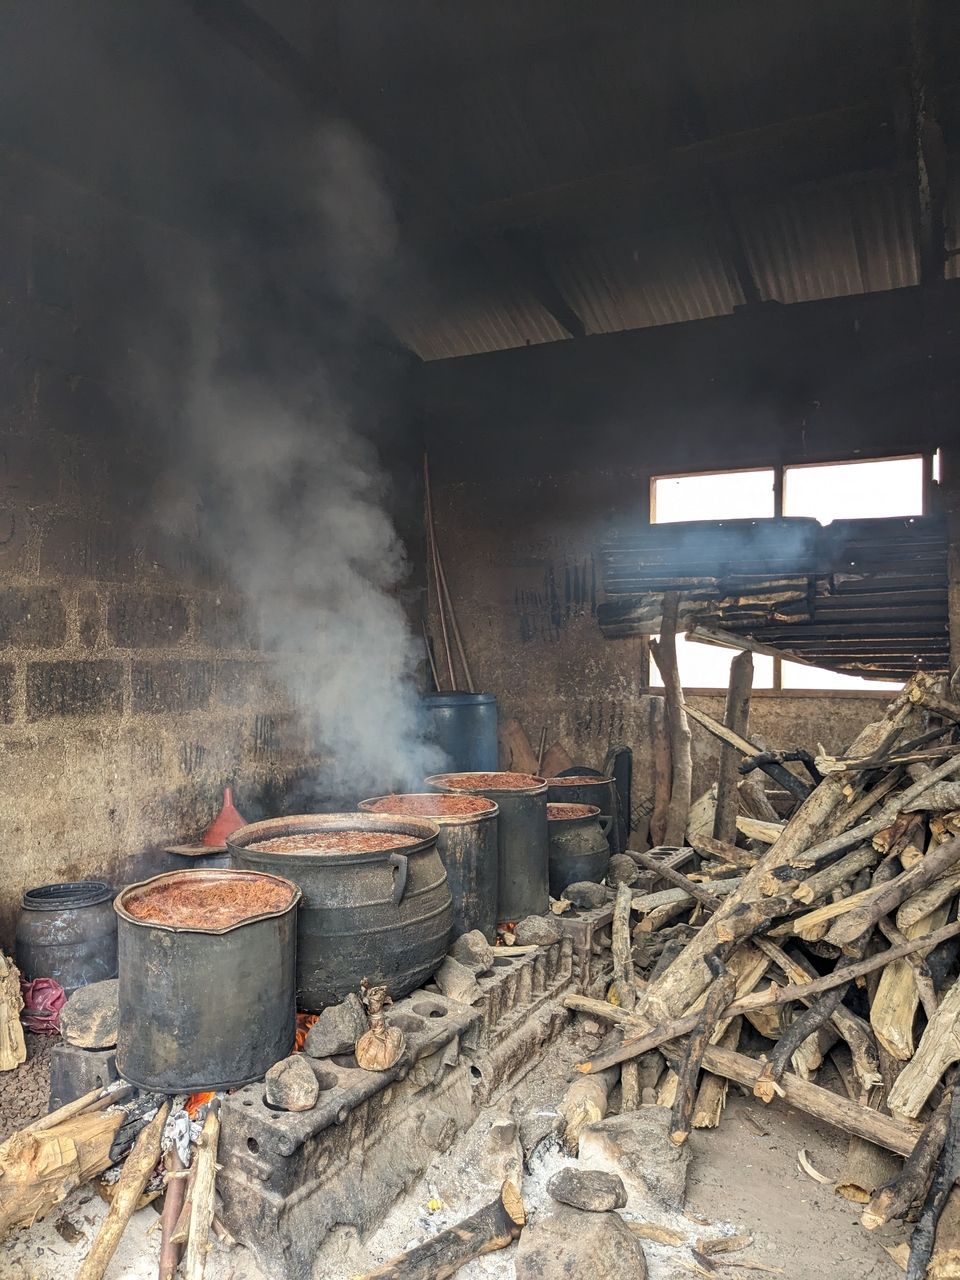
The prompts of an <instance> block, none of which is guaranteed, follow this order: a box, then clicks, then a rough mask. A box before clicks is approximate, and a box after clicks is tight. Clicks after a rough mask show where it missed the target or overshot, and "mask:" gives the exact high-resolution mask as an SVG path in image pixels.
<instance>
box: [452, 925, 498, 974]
mask: <svg viewBox="0 0 960 1280" xmlns="http://www.w3.org/2000/svg"><path fill="white" fill-rule="evenodd" d="M450 955H451V956H452V957H453V958H454V960H457V961H459V963H460V964H462V965H465V966H466V968H468V969H472V970H473V972H474V973H482V972H483V970H484V969H492V968H493V960H494V955H493V947H491V945H490V943H489V942H488V941H487V940H486V938H485V937H484V936H483V934H482V933H481V932H480V930H479V929H473V930H472V931H471V932H470V933H462V934H461V935H460V937H459V938H458V939H457V940H456V942H455V943H454V944H453V946H452V947H451V948H450Z"/></svg>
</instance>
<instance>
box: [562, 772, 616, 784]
mask: <svg viewBox="0 0 960 1280" xmlns="http://www.w3.org/2000/svg"><path fill="white" fill-rule="evenodd" d="M612 781H613V779H612V778H598V777H596V776H595V775H594V774H592V773H578V774H575V775H574V776H573V777H571V778H567V777H563V778H548V779H547V786H548V787H585V786H596V784H597V783H598V782H606V783H610V782H612Z"/></svg>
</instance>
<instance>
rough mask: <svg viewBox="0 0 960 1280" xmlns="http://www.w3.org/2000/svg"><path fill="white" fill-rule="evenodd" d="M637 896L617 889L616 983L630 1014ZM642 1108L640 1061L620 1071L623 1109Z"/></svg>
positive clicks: (623, 1006)
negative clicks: (632, 917)
mask: <svg viewBox="0 0 960 1280" xmlns="http://www.w3.org/2000/svg"><path fill="white" fill-rule="evenodd" d="M632 901H633V894H632V893H631V891H630V886H629V885H626V884H621V885H619V886H618V887H617V899H616V902H615V904H614V908H613V923H612V942H611V949H612V952H613V981H614V984H615V986H616V989H617V999H618V1001H619V1003H620V1007H621V1009H626V1010H627V1012H629V1011H630V1010H631V1009H633V1007H634V1005H635V1004H636V1003H637V988H636V980H635V974H634V968H633V939H632V937H631V932H630V906H631V903H632ZM639 1105H640V1078H639V1072H638V1070H637V1064H636V1061H633V1060H631V1061H630V1062H625V1063H624V1064H623V1067H622V1068H621V1071H620V1108H621V1110H622V1111H636V1109H637V1107H639Z"/></svg>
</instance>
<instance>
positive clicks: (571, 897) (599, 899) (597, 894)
mask: <svg viewBox="0 0 960 1280" xmlns="http://www.w3.org/2000/svg"><path fill="white" fill-rule="evenodd" d="M563 896H564V897H565V898H566V900H567V901H568V902H572V903H573V905H574V906H575V907H579V908H580V910H581V911H594V910H595V909H596V908H597V907H605V906H606V905H607V903H608V902H610V901H611V899H612V898H613V894H612V893H611V891H610V890H609V889H608V888H607V886H606V885H603V884H594V882H593V881H592V880H578V881H576V883H575V884H568V885H567V887H566V888H565V889H564V891H563Z"/></svg>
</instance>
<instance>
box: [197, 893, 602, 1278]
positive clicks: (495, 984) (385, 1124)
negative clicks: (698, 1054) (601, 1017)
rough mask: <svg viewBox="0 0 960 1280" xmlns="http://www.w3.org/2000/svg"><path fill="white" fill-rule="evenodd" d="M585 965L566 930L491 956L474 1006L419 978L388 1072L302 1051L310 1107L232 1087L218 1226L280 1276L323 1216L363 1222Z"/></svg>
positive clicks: (521, 1048) (474, 1102) (533, 1042)
mask: <svg viewBox="0 0 960 1280" xmlns="http://www.w3.org/2000/svg"><path fill="white" fill-rule="evenodd" d="M582 914H584V915H589V914H591V913H582ZM597 914H598V915H602V914H603V913H597ZM503 951H504V952H507V949H506V948H504V949H503ZM583 975H584V969H583V967H582V957H581V955H580V954H578V953H577V952H575V949H574V942H573V939H571V938H570V937H564V938H563V939H562V940H561V941H560V942H557V943H554V944H553V945H552V946H549V947H544V948H542V949H541V950H539V951H538V952H536V953H534V954H527V955H518V956H514V957H511V956H510V955H509V954H502V955H498V956H497V958H496V960H495V962H494V967H493V969H492V970H490V971H488V973H487V974H486V975H485V976H481V977H480V978H479V979H478V982H479V985H480V988H481V990H482V992H483V998H482V1000H478V1001H477V1002H475V1004H474V1005H473V1006H469V1007H468V1006H466V1005H463V1004H459V1003H457V1002H456V1001H454V1000H449V999H447V998H446V997H444V996H442V995H440V994H439V993H436V992H433V991H431V990H429V989H425V990H420V991H415V992H414V993H413V994H412V995H410V996H408V997H407V998H405V999H403V1000H399V1001H398V1002H397V1003H396V1004H395V1005H394V1006H393V1008H392V1009H391V1013H390V1021H391V1022H392V1023H394V1024H396V1025H398V1026H400V1027H401V1028H402V1029H403V1032H404V1035H405V1037H406V1042H407V1053H406V1055H405V1057H404V1058H403V1059H401V1061H400V1063H398V1064H397V1066H396V1067H394V1068H392V1069H390V1070H389V1071H385V1072H376V1073H374V1072H369V1071H361V1070H359V1069H358V1068H357V1065H356V1062H355V1059H354V1058H353V1056H352V1055H349V1056H345V1057H337V1058H329V1059H324V1060H319V1061H314V1060H312V1059H311V1060H309V1061H310V1065H311V1066H312V1067H313V1069H314V1071H315V1072H316V1074H317V1079H318V1082H319V1084H320V1089H321V1094H320V1099H319V1101H318V1102H317V1105H316V1107H314V1109H313V1110H311V1111H309V1112H299V1113H296V1112H285V1111H277V1110H274V1109H272V1108H271V1107H269V1106H268V1105H267V1104H266V1103H265V1102H264V1087H263V1084H262V1083H257V1084H252V1085H247V1086H246V1087H245V1088H242V1089H239V1090H237V1091H236V1092H235V1093H232V1094H230V1095H228V1096H227V1098H226V1099H225V1100H224V1105H223V1117H222V1133H221V1146H220V1156H219V1160H220V1163H221V1165H222V1172H221V1173H220V1174H219V1176H218V1180H217V1186H218V1189H219V1191H220V1193H221V1195H222V1198H223V1224H224V1226H225V1227H226V1228H227V1230H228V1231H230V1232H231V1234H233V1235H234V1236H235V1237H236V1238H237V1239H238V1240H240V1241H241V1242H242V1243H243V1244H246V1245H248V1246H249V1248H250V1249H251V1250H252V1251H253V1252H254V1253H255V1254H256V1256H257V1257H258V1259H259V1261H260V1262H261V1264H262V1265H263V1266H264V1268H265V1269H266V1270H267V1271H268V1272H269V1274H270V1275H271V1276H274V1277H277V1278H278V1280H293V1278H294V1277H298V1276H302V1275H304V1274H309V1266H310V1260H311V1259H312V1257H313V1256H314V1255H315V1253H316V1251H317V1248H318V1247H319V1245H320V1244H321V1243H322V1241H323V1240H324V1238H325V1237H326V1235H327V1233H328V1232H329V1231H330V1230H331V1229H332V1228H333V1227H335V1226H337V1225H343V1224H347V1225H352V1226H354V1227H356V1228H357V1230H358V1231H360V1232H366V1231H368V1230H370V1229H371V1228H372V1227H373V1226H374V1225H375V1224H376V1223H377V1222H378V1221H379V1220H380V1219H381V1218H382V1217H383V1215H384V1214H385V1212H386V1210H387V1209H388V1208H389V1207H390V1205H391V1204H392V1203H393V1201H394V1200H395V1199H396V1198H397V1196H399V1195H400V1194H401V1192H403V1191H404V1189H405V1188H407V1187H408V1186H409V1185H410V1184H411V1183H412V1182H413V1181H414V1180H415V1179H416V1178H418V1177H419V1176H420V1175H421V1174H422V1173H423V1172H424V1170H425V1169H426V1168H427V1166H428V1164H429V1163H430V1161H431V1160H432V1158H433V1157H434V1155H435V1154H436V1153H438V1152H443V1151H446V1150H447V1149H448V1148H449V1146H450V1145H451V1143H452V1142H453V1141H454V1139H455V1138H456V1137H457V1135H458V1134H459V1133H461V1132H463V1131H464V1130H466V1129H467V1128H469V1126H470V1125H471V1124H472V1123H473V1122H474V1120H475V1119H476V1118H477V1114H478V1111H479V1109H480V1107H482V1106H484V1105H485V1104H486V1103H488V1102H489V1101H490V1100H491V1099H493V1098H495V1097H496V1096H497V1094H498V1093H499V1092H501V1091H502V1090H503V1089H505V1088H507V1087H508V1086H510V1085H511V1084H513V1083H514V1082H516V1081H517V1080H519V1079H520V1078H521V1077H522V1076H524V1075H525V1074H526V1073H527V1072H528V1071H530V1070H531V1069H532V1068H534V1067H535V1066H536V1064H537V1062H538V1060H539V1059H540V1057H541V1055H542V1053H543V1051H544V1049H545V1048H546V1047H547V1046H548V1045H550V1043H551V1042H552V1041H553V1040H554V1039H555V1038H556V1037H557V1036H558V1035H559V1034H560V1032H561V1030H562V1029H563V1027H564V1026H565V1025H566V1023H567V1021H568V1019H569V1017H570V1015H569V1013H568V1011H567V1010H566V1009H565V1008H564V1006H563V997H564V995H565V994H566V993H568V992H569V991H579V990H581V989H582V978H583Z"/></svg>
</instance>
